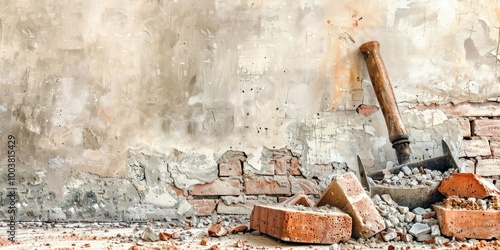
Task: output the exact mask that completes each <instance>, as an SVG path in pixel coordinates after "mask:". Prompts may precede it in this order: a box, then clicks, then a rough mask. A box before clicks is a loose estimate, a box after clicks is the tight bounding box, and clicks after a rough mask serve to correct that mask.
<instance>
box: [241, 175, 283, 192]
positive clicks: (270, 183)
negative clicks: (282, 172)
mask: <svg viewBox="0 0 500 250" xmlns="http://www.w3.org/2000/svg"><path fill="white" fill-rule="evenodd" d="M244 182H245V194H290V191H291V189H290V181H289V180H288V177H287V176H255V177H245V179H244Z"/></svg>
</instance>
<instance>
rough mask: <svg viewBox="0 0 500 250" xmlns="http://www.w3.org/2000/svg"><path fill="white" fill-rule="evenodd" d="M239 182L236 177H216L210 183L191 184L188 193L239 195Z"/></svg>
mask: <svg viewBox="0 0 500 250" xmlns="http://www.w3.org/2000/svg"><path fill="white" fill-rule="evenodd" d="M240 194H241V183H240V180H238V179H217V180H215V181H214V182H212V183H207V184H199V185H195V186H193V189H192V190H190V191H189V195H195V196H196V195H200V196H201V195H203V196H210V195H240Z"/></svg>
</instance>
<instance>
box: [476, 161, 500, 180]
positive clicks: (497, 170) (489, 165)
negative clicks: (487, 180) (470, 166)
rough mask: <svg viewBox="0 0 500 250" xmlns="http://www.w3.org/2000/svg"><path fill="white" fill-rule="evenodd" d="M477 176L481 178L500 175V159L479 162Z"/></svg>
mask: <svg viewBox="0 0 500 250" xmlns="http://www.w3.org/2000/svg"><path fill="white" fill-rule="evenodd" d="M476 174H477V175H481V176H497V175H500V159H482V160H478V161H477V165H476Z"/></svg>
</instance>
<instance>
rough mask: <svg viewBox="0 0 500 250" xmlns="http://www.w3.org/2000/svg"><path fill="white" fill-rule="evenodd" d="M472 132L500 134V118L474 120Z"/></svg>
mask: <svg viewBox="0 0 500 250" xmlns="http://www.w3.org/2000/svg"><path fill="white" fill-rule="evenodd" d="M472 132H473V135H476V136H500V120H474V121H472Z"/></svg>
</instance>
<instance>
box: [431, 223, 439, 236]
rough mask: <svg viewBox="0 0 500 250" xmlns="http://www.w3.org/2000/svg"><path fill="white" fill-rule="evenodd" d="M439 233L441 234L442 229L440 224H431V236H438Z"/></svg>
mask: <svg viewBox="0 0 500 250" xmlns="http://www.w3.org/2000/svg"><path fill="white" fill-rule="evenodd" d="M439 235H441V230H440V229H439V225H432V226H431V236H432V237H437V236H439Z"/></svg>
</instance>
